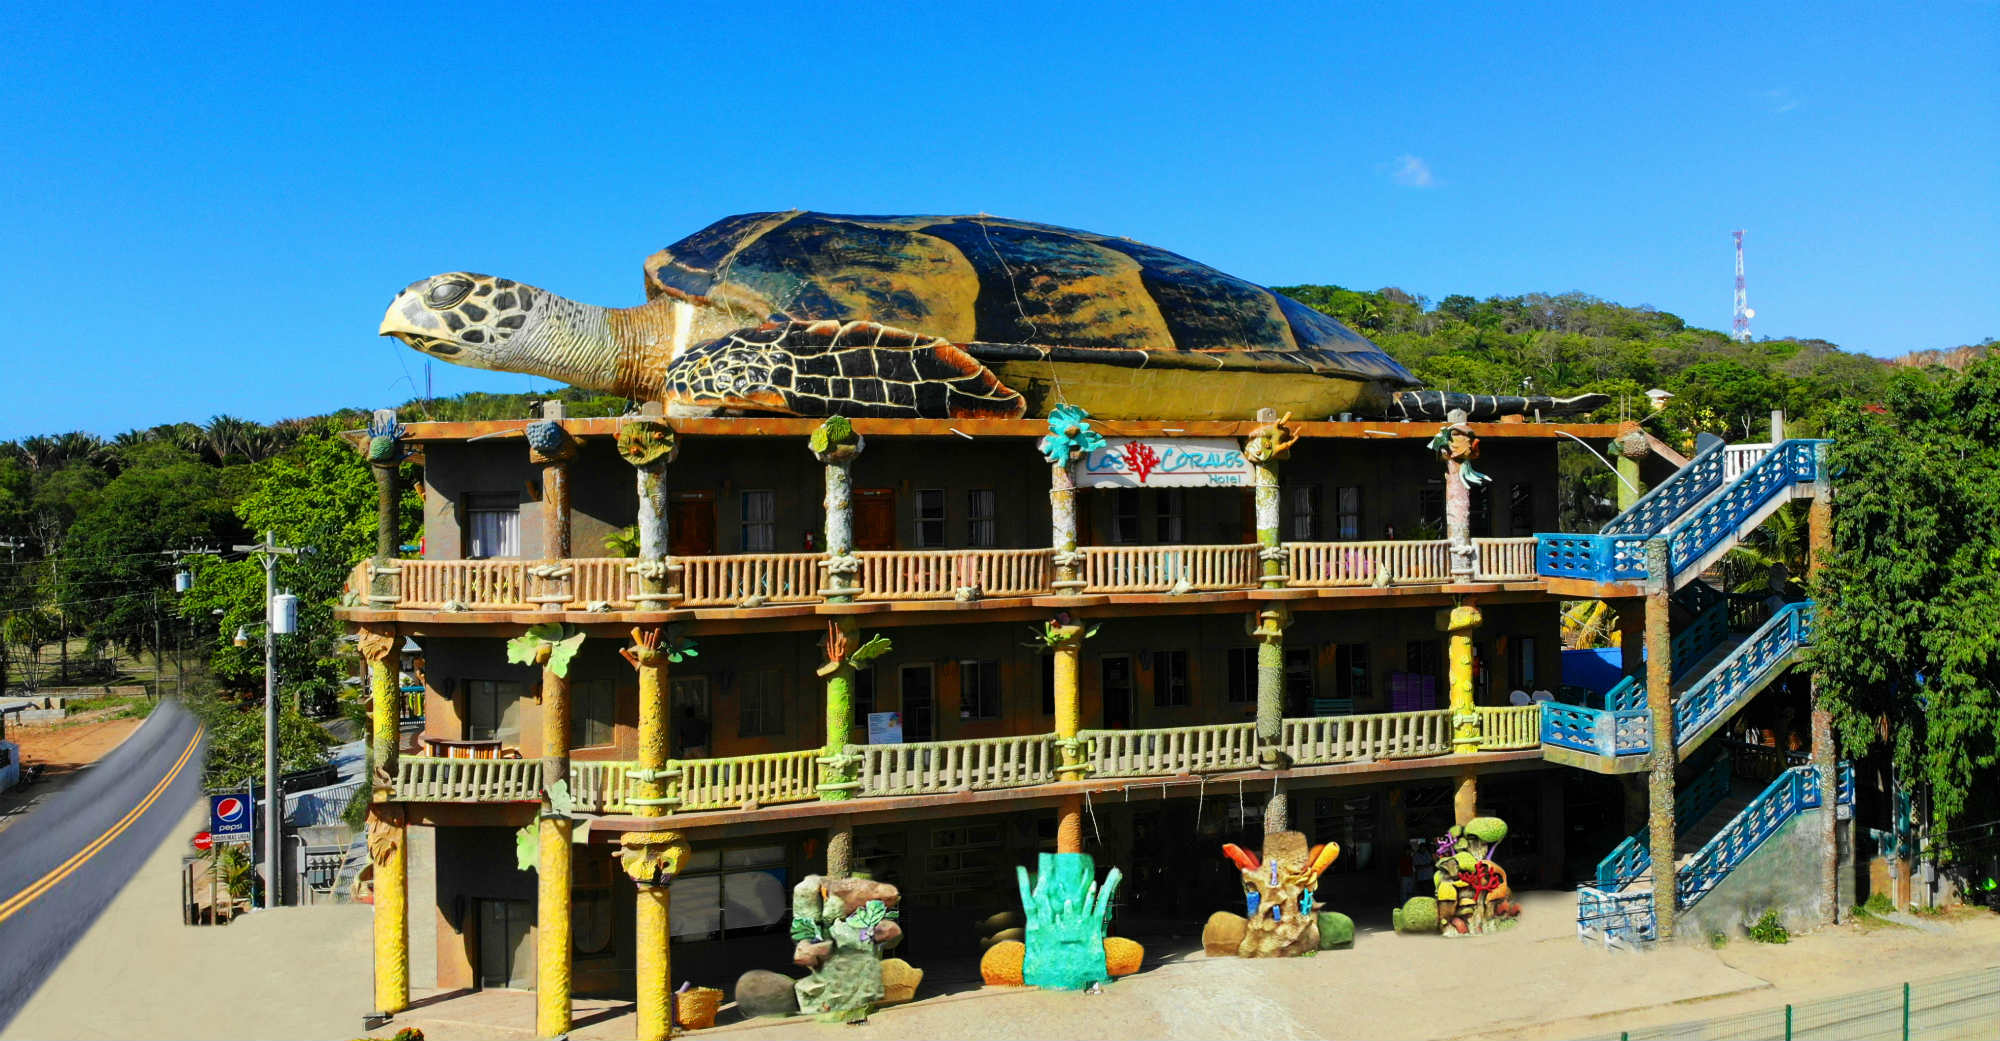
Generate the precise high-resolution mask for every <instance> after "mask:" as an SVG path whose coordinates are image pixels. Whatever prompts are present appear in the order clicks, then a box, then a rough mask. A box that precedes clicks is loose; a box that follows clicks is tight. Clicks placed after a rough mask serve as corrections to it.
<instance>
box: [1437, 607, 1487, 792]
mask: <svg viewBox="0 0 2000 1041" xmlns="http://www.w3.org/2000/svg"><path fill="white" fill-rule="evenodd" d="M1483 621H1485V619H1484V617H1482V616H1481V615H1480V613H1479V608H1478V607H1477V606H1475V605H1473V604H1467V603H1461V604H1459V605H1458V606H1456V607H1454V608H1452V609H1451V610H1449V611H1440V612H1438V619H1437V624H1438V628H1439V629H1442V630H1444V631H1445V633H1446V634H1447V635H1448V640H1449V642H1448V645H1447V648H1446V655H1445V657H1446V665H1447V668H1448V669H1449V676H1448V677H1447V678H1448V680H1449V683H1450V698H1451V701H1450V706H1451V750H1452V753H1453V754H1455V755H1469V754H1471V753H1474V752H1477V751H1479V709H1478V707H1477V706H1475V705H1474V703H1473V690H1472V666H1473V654H1472V634H1473V633H1475V632H1478V631H1479V625H1480V623H1481V622H1483ZM1478 805H1479V777H1478V774H1477V773H1476V772H1475V771H1474V770H1473V769H1472V768H1471V767H1466V768H1464V769H1462V770H1460V771H1459V774H1458V779H1457V787H1456V788H1455V789H1454V791H1453V793H1452V819H1453V821H1454V823H1457V824H1465V823H1467V822H1469V821H1471V820H1472V818H1474V817H1477V816H1478V815H1479V811H1478Z"/></svg>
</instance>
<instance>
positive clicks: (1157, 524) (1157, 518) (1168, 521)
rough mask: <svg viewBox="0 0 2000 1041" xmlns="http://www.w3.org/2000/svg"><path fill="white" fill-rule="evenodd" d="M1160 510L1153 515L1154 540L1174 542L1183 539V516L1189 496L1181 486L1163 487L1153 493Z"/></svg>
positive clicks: (1167, 542)
mask: <svg viewBox="0 0 2000 1041" xmlns="http://www.w3.org/2000/svg"><path fill="white" fill-rule="evenodd" d="M1153 494H1154V495H1156V496H1158V499H1157V500H1156V502H1157V503H1158V506H1159V512H1158V513H1156V514H1154V515H1153V541H1154V542H1161V543H1166V544H1169V545H1171V544H1174V543H1178V542H1180V541H1182V539H1181V531H1182V529H1183V527H1184V525H1183V523H1182V518H1183V517H1184V516H1186V513H1187V501H1186V500H1187V496H1186V494H1185V493H1183V492H1182V491H1181V490H1180V489H1179V488H1162V489H1160V490H1159V491H1157V492H1155V493H1153Z"/></svg>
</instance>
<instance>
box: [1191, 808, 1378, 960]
mask: <svg viewBox="0 0 2000 1041" xmlns="http://www.w3.org/2000/svg"><path fill="white" fill-rule="evenodd" d="M1222 853H1223V855H1224V856H1226V857H1228V858H1229V859H1230V861H1231V862H1233V863H1234V864H1235V865H1236V866H1237V868H1238V869H1240V870H1241V871H1242V872H1243V904H1244V911H1245V914H1244V916H1243V918H1241V919H1237V918H1236V916H1235V915H1231V914H1227V913H1226V912H1225V913H1218V914H1216V915H1212V916H1210V918H1209V921H1208V926H1207V927H1206V928H1205V929H1204V930H1203V933H1204V943H1203V947H1204V948H1205V949H1208V950H1209V951H1210V952H1211V953H1226V952H1227V943H1226V940H1225V941H1224V942H1222V943H1217V944H1212V943H1210V942H1208V941H1210V940H1213V939H1214V938H1216V937H1226V938H1229V939H1233V938H1234V937H1235V936H1236V935H1238V927H1237V922H1238V921H1240V922H1241V923H1242V926H1241V936H1242V939H1241V940H1239V941H1238V942H1237V944H1236V949H1235V951H1234V953H1235V954H1237V955H1239V956H1241V957H1244V958H1287V957H1295V956H1298V955H1303V954H1312V953H1315V952H1317V951H1319V950H1321V949H1322V945H1321V942H1320V940H1321V938H1320V927H1321V919H1322V918H1323V917H1328V916H1327V915H1326V913H1325V912H1321V911H1319V910H1318V909H1317V908H1316V905H1315V904H1314V901H1313V893H1314V890H1315V889H1317V888H1318V886H1319V876H1320V875H1321V874H1323V873H1324V872H1325V871H1326V869H1327V868H1329V867H1332V866H1333V862H1334V860H1336V859H1337V858H1339V856H1340V844H1339V843H1335V842H1328V843H1326V844H1324V845H1319V846H1310V845H1308V844H1307V842H1306V837H1305V835H1304V834H1302V833H1300V832H1296V831H1279V832H1272V833H1271V834H1269V835H1266V836H1264V855H1263V856H1262V857H1259V856H1258V855H1257V854H1255V853H1251V852H1249V851H1248V850H1245V849H1243V848H1242V847H1241V846H1238V845H1236V844H1234V843H1229V844H1227V845H1224V846H1223V847H1222ZM1337 917H1338V919H1340V920H1343V921H1344V920H1345V918H1346V916H1345V915H1341V916H1337ZM1329 924H1331V925H1332V926H1333V930H1334V931H1336V932H1339V933H1341V934H1342V935H1340V938H1339V940H1337V941H1336V942H1338V943H1346V942H1351V941H1352V940H1353V938H1354V934H1353V927H1352V924H1351V923H1348V924H1347V925H1346V926H1345V927H1344V928H1343V927H1342V926H1341V924H1340V923H1339V922H1334V923H1329ZM1328 946H1331V945H1328Z"/></svg>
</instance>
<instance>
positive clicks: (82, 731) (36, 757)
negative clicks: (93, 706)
mask: <svg viewBox="0 0 2000 1041" xmlns="http://www.w3.org/2000/svg"><path fill="white" fill-rule="evenodd" d="M120 711H121V709H119V708H108V709H100V710H96V711H91V712H84V713H79V714H77V715H74V716H71V717H69V718H68V719H65V720H62V721H61V722H58V723H51V724H46V725H36V726H18V725H14V726H9V727H8V728H7V740H9V741H12V742H14V743H15V744H17V745H19V746H20V747H21V761H22V763H24V764H26V765H28V766H36V765H39V766H41V767H42V771H43V772H42V776H41V779H40V780H38V781H36V782H35V783H33V784H30V785H23V786H21V787H18V788H14V789H12V790H11V791H6V792H0V832H5V831H6V830H7V828H8V826H9V825H11V824H13V823H14V822H15V821H18V820H20V819H21V818H23V817H25V816H26V815H27V814H28V812H29V811H30V810H33V809H34V808H35V807H36V806H38V805H40V804H41V803H43V802H45V801H47V800H48V798H49V797H50V796H53V795H54V794H55V793H57V792H59V791H61V790H62V789H63V786H64V785H66V784H67V783H68V782H69V780H70V779H71V778H72V777H74V776H75V774H76V772H77V771H78V770H81V769H83V768H84V767H86V766H89V765H90V764H92V763H95V762H97V761H98V760H99V759H102V758H104V757H105V756H107V755H109V754H111V750H112V749H114V748H117V747H118V745H119V743H120V742H122V741H124V740H125V739H126V738H128V737H131V736H132V732H133V731H135V730H138V729H139V724H141V723H144V722H145V720H144V719H140V718H138V717H131V718H126V719H113V718H110V717H112V716H114V715H117V714H118V713H119V712H120Z"/></svg>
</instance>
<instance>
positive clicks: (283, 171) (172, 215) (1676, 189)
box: [0, 0, 2000, 438]
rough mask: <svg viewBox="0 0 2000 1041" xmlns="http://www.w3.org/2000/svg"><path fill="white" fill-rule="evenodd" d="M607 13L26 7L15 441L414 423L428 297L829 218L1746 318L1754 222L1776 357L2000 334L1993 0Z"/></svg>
mask: <svg viewBox="0 0 2000 1041" xmlns="http://www.w3.org/2000/svg"><path fill="white" fill-rule="evenodd" d="M550 6H551V8H552V5H550ZM577 6H580V7H584V8H592V7H595V8H596V9H595V10H594V11H590V10H585V11H583V12H581V13H579V12H574V11H573V12H558V11H555V10H553V9H544V8H541V7H527V6H523V7H518V8H515V7H510V6H507V5H492V6H487V5H478V4H458V5H451V6H446V7H428V6H423V5H418V4H395V5H382V6H379V7H373V8H370V7H364V6H359V5H354V6H350V5H311V6H304V7H301V6H297V5H292V6H290V9H289V10H285V11H283V12H282V14H280V13H276V12H275V11H274V10H272V11H267V10H260V9H258V8H255V7H249V6H245V7H242V8H239V9H235V10H233V11H231V10H229V9H227V8H225V7H223V6H221V5H216V6H213V7H204V9H203V10H201V11H199V12H196V11H195V10H193V7H194V5H170V4H160V5H150V4H149V5H143V6H142V5H130V6H99V7H92V6H89V5H84V4H63V5H59V6H58V5H48V4H39V3H18V2H17V3H14V4H9V5H5V6H4V7H0V70H5V71H4V72H0V306H4V313H5V315H6V324H7V337H6V340H5V344H6V346H5V347H4V348H0V349H4V351H5V357H6V360H7V362H8V367H7V372H8V374H9V376H10V377H11V379H10V380H9V381H8V382H9V383H10V384H11V385H12V386H13V387H14V388H15V389H16V392H15V393H13V394H10V395H9V396H8V398H9V400H8V406H9V407H8V408H7V409H6V410H5V411H4V413H0V438H13V437H19V436H23V435H26V434H31V433H38V432H50V431H57V430H66V429H73V428H83V429H89V430H93V431H96V432H98V433H101V434H107V435H108V434H111V433H115V432H117V431H119V430H123V429H127V428H130V427H137V426H148V425H151V424H154V423H160V422H167V421H172V420H179V419H194V420H205V419H206V418H207V417H208V416H210V415H213V414H217V413H229V414H234V415H239V416H244V417H246V418H251V419H257V420H263V421H270V420H275V419H280V418H284V417H287V416H295V415H304V414H311V413H315V412H320V411H324V410H328V409H331V408H335V407H338V406H342V405H360V406H371V407H372V406H379V405H384V404H394V403H398V402H401V401H403V400H405V399H407V398H409V397H411V396H412V394H413V388H415V387H420V386H421V385H422V383H423V380H424V359H423V357H422V356H420V355H418V354H416V353H415V352H413V351H410V350H409V349H407V348H405V347H403V346H401V345H400V344H397V343H395V342H394V341H389V340H382V339H378V338H377V337H376V336H375V328H376V324H377V322H378V320H379V318H380V316H381V313H382V309H383V308H384V307H385V306H386V305H387V303H388V302H389V299H390V297H391V296H392V295H393V294H394V292H395V291H396V290H397V289H399V288H401V287H402V286H404V285H406V284H408V283H409V282H411V281H413V280H415V279H417V278H420V277H423V276H426V275H429V274H432V273H435V272H438V271H443V270H452V269H459V268H465V269H470V270H475V271H486V272H490V273H494V274H500V275H506V276H508V277H512V278H516V279H520V280H523V281H527V282H531V283H534V284H536V285H541V286H544V287H546V288H549V289H552V290H555V291H556V292H559V293H563V294H566V295H570V296H574V297H577V298H580V299H583V300H588V301H590V302H593V303H600V304H608V305H626V304H634V303H638V302H640V299H641V283H640V262H641V261H642V260H643V259H644V258H645V257H646V256H647V255H648V254H649V253H651V252H652V251H654V250H656V249H658V248H660V247H661V246H664V245H666V244H668V243H670V242H672V241H674V240H676V239H679V238H681V237H682V236H684V235H686V234H688V233H689V232H692V231H694V230H696V229H698V228H700V227H702V226H704V225H706V224H708V223H709V222H711V221H713V220H715V219H717V218H719V217H722V216H724V215H727V214H732V213H738V212H743V211H749V210H767V209H785V208H790V207H801V208H808V209H820V210H830V211H835V212H874V213H959V212H988V213H995V214H1001V215H1005V216H1010V217H1018V218H1024V219H1032V220H1042V221H1048V222H1051V223H1057V224H1065V225H1071V226H1075V227H1082V228H1087V229H1091V230H1094V231H1100V232H1107V233H1112V234H1119V235H1126V236H1130V237H1132V238H1135V239H1139V240H1142V241H1146V242H1150V243H1152V244H1155V245H1158V246H1162V247H1165V248H1167V249H1171V250H1175V251H1177V252H1180V253H1184V254H1187V255H1189V256H1191V257H1194V258H1196V259H1198V260H1202V261H1205V262H1207V263H1210V264H1213V265H1215V266H1216V267H1219V268H1221V269H1223V270H1225V271H1228V272H1231V273H1233V274H1237V275H1240V276H1242V277H1245V278H1248V279H1251V280H1253V281H1258V282H1263V283H1266V284H1288V283H1296V282H1332V283H1338V284H1342V285H1348V286H1355V287H1361V288H1376V287H1381V286H1390V285H1394V286H1400V287H1402V288H1404V289H1407V290H1409V291H1411V292H1414V293H1421V294H1425V295H1428V296H1430V297H1432V298H1433V299H1435V298H1439V297H1442V296H1444V295H1446V294H1449V293H1455V292H1456V293H1469V294H1473V295H1476V296H1485V295H1489V294H1494V293H1509V294H1511V293H1521V292H1531V291H1548V292H1562V291H1567V290H1581V291H1584V292H1588V293H1592V294H1595V295H1597V296H1601V297H1604V298H1607V299H1611V300H1615V301H1619V302H1621V303H1627V304H1652V305H1654V306H1656V307H1659V308H1662V309H1665V310H1669V311H1673V312H1675V313H1678V314H1680V315H1682V316H1683V317H1685V318H1687V319H1688V320H1689V321H1691V322H1693V323H1695V324H1697V325H1703V326H1707V327H1710V328H1727V327H1728V324H1729V318H1730V315H1729V306H1730V280H1731V266H1730V265H1731V257H1730V241H1729V231H1730V229H1732V228H1738V227H1741V228H1747V229H1748V230H1749V234H1748V237H1747V252H1748V264H1749V281H1750V299H1751V305H1752V306H1753V307H1755V308H1756V309H1757V311H1758V319H1757V321H1756V322H1755V328H1756V331H1757V332H1758V333H1760V334H1766V335H1789V336H1819V337H1824V338H1826V339H1830V340H1833V341H1835V342H1837V343H1840V344H1842V345H1844V346H1846V347H1848V348H1850V349H1857V350H1864V351H1867V352H1869V353H1874V354H1896V353H1900V352H1903V351H1906V350H1911V349H1914V348H1920V347H1944V346H1952V345H1956V344H1960V343H1966V342H1975V341H1978V340H1980V339H1982V338H1984V337H1988V336H1993V335H2000V261H1996V256H1995V246H1994V244H1995V243H1996V242H1997V241H2000V219H1996V216H1995V210H1996V205H1995V204H1996V202H1997V201H2000V192H1996V188H2000V178H1996V174H1995V170H1996V159H2000V141H1996V137H2000V135H1996V133H1995V130H1996V123H2000V105H1996V89H1995V83H1996V76H1995V73H1994V70H1993V67H1992V57H1993V55H1995V54H1996V53H2000V6H1995V5H1994V4H1992V3H1966V2H1957V0H1949V2H1941V3H1932V4H1924V5H1859V4H1818V5H1811V6H1807V5H1779V6H1765V5H1758V4H1750V3H1734V4H1727V5H1714V6H1710V7H1695V6H1691V5H1678V4H1675V5H1665V4H1662V5H1623V4H1620V5H1610V4H1601V3H1584V2H1559V3H1548V4H1539V5H1529V4H1523V5H1514V4H1510V5H1490V4H1468V5H1450V4H1432V5H1425V6H1423V7H1421V8H1412V9H1410V10H1403V9H1401V8H1402V6H1403V5H1387V4H1369V5H1339V6H1321V5H1312V6H1297V7H1287V6H1285V5H1280V4H1260V5H1255V6H1253V7H1247V8H1244V9H1241V10H1237V11H1234V12H1233V13H1232V12H1230V11H1228V10H1226V9H1224V8H1221V7H1219V6H1215V5H1173V4H1163V3H1152V4H1146V5H1129V6H1127V5H1115V6H1097V5H1081V4H1055V5H1047V6H1037V5H1029V4H1016V3H1007V4H979V5H974V4H967V5H935V6H914V5H913V6H909V7H890V6H868V7H858V6H844V5H839V4H834V3H815V4H805V5H778V6H760V5H749V4H729V3H723V4H700V5H696V4H653V5H643V6H642V5H631V6H626V7H613V6H611V5H601V6H599V5H577ZM183 7H185V8H187V10H177V9H178V8H183ZM1891 7H1895V8H1897V9H1894V10H1892V9H1890V8H1891ZM538 385H543V384H538V383H537V381H533V380H530V379H529V378H527V377H524V376H509V375H497V374H489V373H480V372H474V371H471V370H466V369H460V368H456V367H453V366H449V365H444V364H436V365H435V366H434V367H433V369H432V386H433V389H434V392H435V393H437V394H439V395H444V394H450V393H456V392H458V391H462V390H474V389H485V390H526V389H530V388H531V387H534V386H538Z"/></svg>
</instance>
